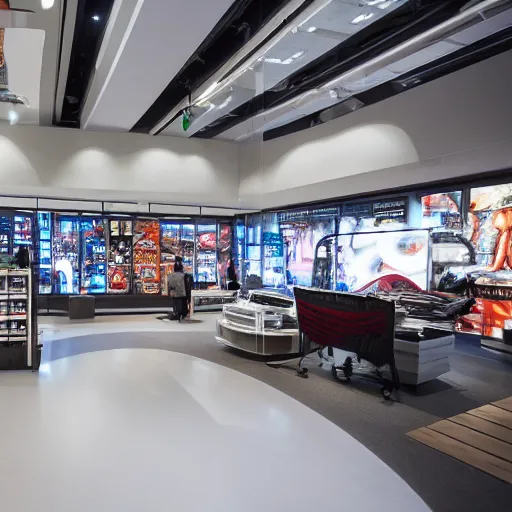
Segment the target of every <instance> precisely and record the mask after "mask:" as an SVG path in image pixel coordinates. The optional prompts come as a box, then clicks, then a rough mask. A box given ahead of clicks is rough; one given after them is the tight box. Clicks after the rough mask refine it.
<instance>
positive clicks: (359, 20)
mask: <svg viewBox="0 0 512 512" xmlns="http://www.w3.org/2000/svg"><path fill="white" fill-rule="evenodd" d="M370 18H373V12H367V13H363V14H360V15H359V16H357V17H356V18H354V19H353V20H352V21H351V22H350V23H352V25H357V24H358V23H362V22H363V21H367V20H369V19H370Z"/></svg>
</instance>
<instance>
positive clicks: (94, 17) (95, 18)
mask: <svg viewBox="0 0 512 512" xmlns="http://www.w3.org/2000/svg"><path fill="white" fill-rule="evenodd" d="M92 19H93V20H94V21H100V17H99V16H98V15H97V14H95V15H94V16H93V17H92Z"/></svg>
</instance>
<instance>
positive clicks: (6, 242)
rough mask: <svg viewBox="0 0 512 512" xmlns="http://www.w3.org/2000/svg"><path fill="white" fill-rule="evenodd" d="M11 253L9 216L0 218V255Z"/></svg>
mask: <svg viewBox="0 0 512 512" xmlns="http://www.w3.org/2000/svg"><path fill="white" fill-rule="evenodd" d="M10 252H11V216H10V215H1V216H0V253H7V254H8V253H10Z"/></svg>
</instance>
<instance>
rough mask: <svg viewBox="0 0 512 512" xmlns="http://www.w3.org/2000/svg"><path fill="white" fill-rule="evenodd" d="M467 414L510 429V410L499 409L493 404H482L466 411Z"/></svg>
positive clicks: (511, 420) (511, 426)
mask: <svg viewBox="0 0 512 512" xmlns="http://www.w3.org/2000/svg"><path fill="white" fill-rule="evenodd" d="M468 414H471V415H473V416H478V417H479V418H483V419H484V420H487V421H490V422H492V423H496V424H497V425H501V426H502V427H507V428H510V429H512V412H508V411H505V409H500V408H499V407H495V406H494V405H484V406H483V407H479V408H478V409H473V410H471V411H468Z"/></svg>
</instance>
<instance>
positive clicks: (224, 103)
mask: <svg viewBox="0 0 512 512" xmlns="http://www.w3.org/2000/svg"><path fill="white" fill-rule="evenodd" d="M232 101H233V95H230V96H228V97H227V98H226V99H225V100H224V101H223V102H222V103H221V104H220V105H219V106H218V107H217V108H218V109H219V110H222V109H223V108H225V107H227V106H228V105H229V104H230V103H231V102H232Z"/></svg>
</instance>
